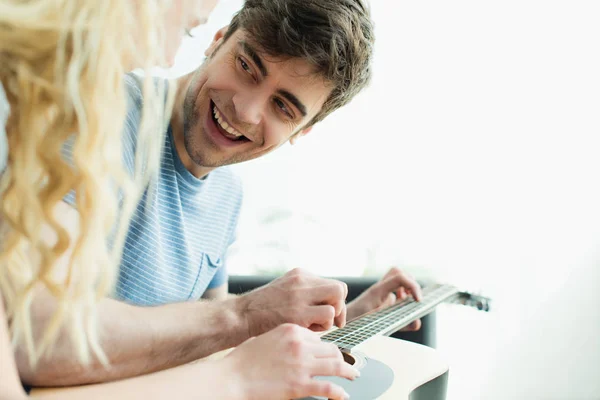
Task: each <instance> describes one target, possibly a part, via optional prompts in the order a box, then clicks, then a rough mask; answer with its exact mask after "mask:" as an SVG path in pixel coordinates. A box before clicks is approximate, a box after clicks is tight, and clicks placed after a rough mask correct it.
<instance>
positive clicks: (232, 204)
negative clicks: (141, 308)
mask: <svg viewBox="0 0 600 400" xmlns="http://www.w3.org/2000/svg"><path fill="white" fill-rule="evenodd" d="M125 82H126V88H127V92H128V95H129V99H128V101H129V104H128V113H127V119H126V123H125V133H124V140H125V142H124V161H125V166H126V168H127V169H128V170H129V171H130V172H133V170H134V166H135V161H134V154H135V147H136V146H135V144H136V141H137V132H138V128H139V123H140V119H141V107H142V92H141V82H140V81H139V78H137V77H135V76H134V75H127V76H126V78H125ZM66 201H67V202H68V203H70V204H72V205H74V197H73V196H72V195H70V196H68V197H67V198H66ZM241 203H242V185H241V181H240V180H239V179H238V178H237V177H236V176H235V175H234V174H233V172H232V171H231V169H230V168H228V167H224V168H217V169H215V170H214V171H212V172H211V173H209V174H208V175H207V176H206V177H205V178H204V179H198V178H196V177H195V176H193V175H192V174H191V173H190V172H189V171H188V170H187V169H186V168H185V166H184V165H183V163H182V162H181V160H180V158H179V156H178V154H177V150H176V148H175V143H174V141H173V135H172V133H171V129H170V128H169V129H168V132H167V135H166V137H165V142H164V149H163V153H162V159H161V167H160V174H159V178H158V184H157V185H156V192H155V193H154V196H149V195H148V192H146V193H144V195H143V196H142V198H141V200H140V203H139V204H138V206H137V209H136V211H135V212H134V215H133V218H132V221H131V224H130V227H129V231H128V233H127V238H126V240H125V247H124V250H123V258H122V262H121V267H120V270H119V276H118V280H117V285H116V289H115V294H114V297H115V298H116V299H118V300H123V301H126V302H129V303H133V304H137V305H148V306H149V305H159V304H166V303H173V302H181V301H186V300H196V299H199V298H200V296H202V294H203V293H204V291H205V290H206V289H210V288H215V287H218V286H221V285H223V284H224V283H226V281H227V270H226V267H225V253H226V251H227V248H228V247H229V246H230V245H231V244H232V243H233V241H234V238H235V228H236V225H237V221H238V217H239V211H240V207H241Z"/></svg>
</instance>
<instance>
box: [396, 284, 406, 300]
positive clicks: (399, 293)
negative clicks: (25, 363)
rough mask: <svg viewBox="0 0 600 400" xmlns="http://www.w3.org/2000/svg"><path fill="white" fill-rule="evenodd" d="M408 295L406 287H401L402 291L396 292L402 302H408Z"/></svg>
mask: <svg viewBox="0 0 600 400" xmlns="http://www.w3.org/2000/svg"><path fill="white" fill-rule="evenodd" d="M407 296H408V295H407V294H406V289H404V286H402V287H400V289H398V290H397V291H396V297H397V298H398V300H400V301H402V300H406V297H407Z"/></svg>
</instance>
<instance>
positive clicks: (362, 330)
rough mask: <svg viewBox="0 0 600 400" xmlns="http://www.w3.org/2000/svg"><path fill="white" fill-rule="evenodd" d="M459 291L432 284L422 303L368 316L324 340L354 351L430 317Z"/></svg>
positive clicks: (409, 301)
mask: <svg viewBox="0 0 600 400" xmlns="http://www.w3.org/2000/svg"><path fill="white" fill-rule="evenodd" d="M458 292H459V291H458V289H457V288H455V287H454V286H450V285H432V286H427V287H425V288H423V298H422V300H421V301H420V302H417V301H415V300H413V299H412V298H409V299H406V300H404V301H402V302H400V303H397V304H394V305H393V306H391V307H388V308H386V309H383V310H381V311H377V312H372V313H369V314H366V315H364V316H362V317H360V318H357V319H355V320H353V321H350V322H349V323H348V324H347V325H346V326H344V327H343V328H341V329H336V330H335V331H333V332H330V333H328V334H326V335H324V336H322V337H321V339H322V340H324V341H326V342H331V343H334V344H336V345H337V346H338V347H339V348H341V349H344V350H347V351H350V350H352V348H353V347H355V346H358V345H359V344H361V343H363V342H365V341H366V340H367V339H370V338H372V337H374V336H378V335H390V334H392V333H394V332H396V331H397V330H399V329H402V328H403V327H405V326H407V325H408V324H410V323H411V322H412V321H414V320H416V319H418V318H421V317H422V316H424V315H427V314H428V313H429V312H431V310H433V308H434V307H435V306H437V305H438V304H440V303H442V302H444V301H446V300H448V299H450V298H451V297H453V296H455V295H456V294H457V293H458Z"/></svg>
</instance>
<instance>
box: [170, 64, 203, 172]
mask: <svg viewBox="0 0 600 400" xmlns="http://www.w3.org/2000/svg"><path fill="white" fill-rule="evenodd" d="M193 77H194V73H189V74H187V75H184V76H182V77H180V78H178V79H177V81H176V82H177V92H176V93H175V103H174V104H173V113H172V114H171V131H172V132H173V141H174V142H175V150H176V151H177V155H178V156H179V159H180V160H181V163H182V164H183V165H184V166H185V168H186V169H187V170H188V171H190V173H191V174H192V175H194V176H195V177H196V178H198V179H203V178H205V177H206V176H207V175H208V174H209V172H210V171H212V170H213V169H214V168H208V167H202V166H199V165H197V164H196V163H194V161H192V159H191V158H190V156H189V154H188V152H187V150H186V149H185V138H184V134H183V130H184V123H183V121H184V118H183V113H184V107H183V104H184V102H185V95H186V93H187V91H188V87H189V85H190V83H191V82H192V79H193Z"/></svg>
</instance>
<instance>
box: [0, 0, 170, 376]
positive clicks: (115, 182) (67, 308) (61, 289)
mask: <svg viewBox="0 0 600 400" xmlns="http://www.w3.org/2000/svg"><path fill="white" fill-rule="evenodd" d="M168 4H169V1H168V0H163V1H161V0H154V1H124V0H0V83H1V84H2V85H3V87H4V89H5V92H6V95H7V99H8V103H9V105H10V110H11V112H10V116H9V119H8V121H7V125H6V135H7V139H8V145H9V157H8V164H7V168H6V170H5V171H4V173H3V176H2V189H3V190H2V195H1V196H0V212H1V217H0V218H1V219H2V237H1V243H2V249H1V250H2V252H1V255H0V292H1V294H2V296H3V298H4V300H5V304H6V307H7V313H8V318H9V325H10V330H11V335H12V338H13V343H14V344H17V342H19V343H23V344H24V345H25V348H26V349H27V353H28V356H29V361H30V363H31V364H32V365H34V364H35V363H36V362H37V360H38V359H39V357H41V356H42V355H43V354H44V353H45V352H47V351H49V350H50V349H51V348H52V344H53V343H54V342H55V340H56V338H57V335H58V334H59V333H60V331H61V328H62V327H63V326H65V327H67V328H68V332H69V333H70V335H71V336H72V339H73V343H74V346H75V348H76V349H77V351H78V355H79V357H80V359H81V361H82V362H83V363H89V362H90V356H91V353H93V354H94V355H95V356H96V357H97V358H98V359H99V360H100V361H101V362H102V363H104V364H105V365H107V364H108V360H107V358H106V357H105V355H104V353H103V352H102V349H101V348H100V346H99V339H98V336H97V327H96V314H97V312H96V306H97V302H98V300H99V299H101V298H103V297H104V296H106V295H107V294H108V293H110V291H111V289H112V287H113V284H114V282H115V279H116V275H117V271H118V265H119V261H120V258H121V250H122V246H123V242H124V238H125V234H126V231H127V226H128V221H129V219H130V218H129V217H130V215H131V213H132V212H133V210H134V208H135V204H136V202H137V200H138V199H139V196H140V194H141V191H142V189H143V188H144V187H146V186H147V185H148V184H149V183H150V181H151V177H152V176H154V175H153V174H154V172H155V171H156V170H157V167H158V162H159V158H160V150H161V144H162V143H163V141H162V140H161V138H160V137H157V132H164V129H163V127H164V124H165V123H166V121H168V117H169V115H168V112H169V110H170V104H171V100H172V96H171V95H169V96H167V97H165V96H166V93H165V90H167V89H165V88H164V87H157V86H156V85H154V84H152V82H151V80H150V79H149V78H147V79H146V80H145V82H144V111H143V117H142V123H141V132H140V134H139V138H140V139H139V143H138V146H137V149H138V150H137V154H136V162H137V163H138V166H139V167H141V166H143V167H144V168H137V169H136V170H137V171H138V172H139V171H143V172H142V173H138V172H136V175H135V176H133V177H132V176H129V175H128V174H127V173H126V172H125V171H124V167H123V160H122V151H121V150H122V143H121V141H122V131H123V126H124V125H123V124H124V119H125V115H126V106H127V104H126V103H127V100H126V93H125V89H124V83H123V79H124V74H125V72H126V66H127V64H129V65H138V66H139V65H142V66H143V67H144V70H146V71H149V69H150V68H151V67H152V66H153V65H156V64H160V63H162V61H164V60H162V59H161V57H163V55H162V54H160V52H159V51H158V50H157V49H163V48H164V46H163V45H164V43H163V40H164V37H165V35H164V29H163V28H161V27H163V26H164V20H163V21H160V19H161V18H163V19H164V13H165V8H166V7H168ZM131 27H135V30H132V28H131ZM147 76H149V74H147ZM169 92H173V91H172V90H169ZM165 98H168V99H169V100H168V101H167V106H165ZM150 133H152V135H151V134H150ZM70 140H72V141H73V153H72V159H67V158H66V157H65V156H64V154H63V146H64V145H65V143H66V142H67V141H70ZM71 191H74V192H75V193H76V207H77V210H78V213H79V216H80V217H79V226H78V233H79V235H78V236H77V237H76V238H72V237H71V236H70V234H69V232H68V231H67V229H66V228H65V226H64V223H63V221H61V220H58V219H57V217H56V215H55V207H56V206H57V205H58V204H59V203H60V202H61V201H62V199H63V198H64V197H65V195H67V194H68V193H69V192H71ZM71 251H72V253H71ZM65 256H66V257H68V262H67V267H66V269H65V268H64V265H63V266H62V267H61V266H60V263H59V260H60V259H61V257H65ZM43 288H45V289H47V290H48V291H49V292H50V293H51V294H52V295H53V296H54V297H55V298H56V301H57V308H56V312H55V313H54V315H53V317H52V319H51V321H50V323H49V324H48V325H47V326H46V327H45V328H44V330H43V336H42V337H41V339H40V340H34V337H33V329H32V324H33V323H34V322H35V321H32V317H31V304H32V301H33V299H34V297H35V296H36V293H39V290H40V289H43ZM90 350H91V352H90Z"/></svg>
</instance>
